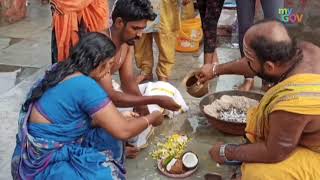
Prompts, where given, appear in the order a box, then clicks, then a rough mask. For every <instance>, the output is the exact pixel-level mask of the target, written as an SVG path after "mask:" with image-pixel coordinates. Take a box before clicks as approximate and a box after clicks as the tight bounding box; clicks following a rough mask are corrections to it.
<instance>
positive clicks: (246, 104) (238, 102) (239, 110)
mask: <svg viewBox="0 0 320 180" xmlns="http://www.w3.org/2000/svg"><path fill="white" fill-rule="evenodd" d="M258 104H259V102H258V101H257V100H254V99H250V98H247V97H245V96H228V95H223V96H221V98H220V99H217V100H215V101H213V102H212V103H211V104H209V105H206V106H204V112H206V113H207V114H209V115H210V116H213V117H215V118H217V119H220V120H224V121H228V122H238V123H245V122H246V116H247V111H248V109H249V108H250V107H254V106H257V105H258Z"/></svg>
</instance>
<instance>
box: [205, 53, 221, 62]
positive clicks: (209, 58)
mask: <svg viewBox="0 0 320 180" xmlns="http://www.w3.org/2000/svg"><path fill="white" fill-rule="evenodd" d="M213 63H218V55H217V52H216V51H214V52H213V53H205V54H204V64H213Z"/></svg>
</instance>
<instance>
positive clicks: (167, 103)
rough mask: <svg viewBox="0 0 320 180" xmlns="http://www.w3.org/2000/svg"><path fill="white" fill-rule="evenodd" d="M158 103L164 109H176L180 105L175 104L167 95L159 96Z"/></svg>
mask: <svg viewBox="0 0 320 180" xmlns="http://www.w3.org/2000/svg"><path fill="white" fill-rule="evenodd" d="M158 105H159V106H160V107H162V108H164V109H168V110H171V111H178V110H179V109H180V108H181V106H180V105H179V104H177V103H176V102H175V101H174V100H173V99H172V98H170V97H168V96H159V102H158Z"/></svg>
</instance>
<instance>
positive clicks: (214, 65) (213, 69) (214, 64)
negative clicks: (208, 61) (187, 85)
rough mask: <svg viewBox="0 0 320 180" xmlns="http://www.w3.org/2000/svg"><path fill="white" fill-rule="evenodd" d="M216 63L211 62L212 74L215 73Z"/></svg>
mask: <svg viewBox="0 0 320 180" xmlns="http://www.w3.org/2000/svg"><path fill="white" fill-rule="evenodd" d="M217 65H218V63H213V66H212V74H213V76H216V75H217V72H216V67H217Z"/></svg>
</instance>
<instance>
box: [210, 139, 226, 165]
mask: <svg viewBox="0 0 320 180" xmlns="http://www.w3.org/2000/svg"><path fill="white" fill-rule="evenodd" d="M223 144H224V143H222V142H218V143H216V144H215V145H213V146H212V148H211V149H210V150H209V154H210V157H211V159H213V160H214V161H216V162H217V163H219V164H223V163H224V160H223V159H222V158H221V157H220V154H219V151H220V147H221V146H222V145H223Z"/></svg>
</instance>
